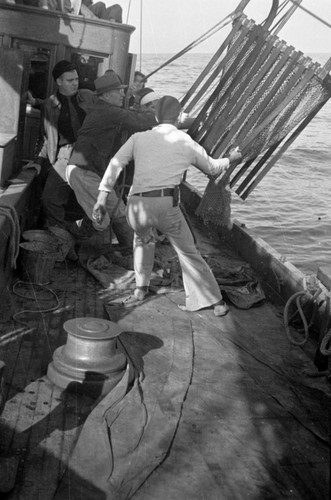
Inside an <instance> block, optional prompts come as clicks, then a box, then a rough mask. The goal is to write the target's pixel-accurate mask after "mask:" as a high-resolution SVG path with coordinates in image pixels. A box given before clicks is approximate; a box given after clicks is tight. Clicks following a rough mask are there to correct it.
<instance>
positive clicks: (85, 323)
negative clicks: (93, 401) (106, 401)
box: [47, 318, 127, 396]
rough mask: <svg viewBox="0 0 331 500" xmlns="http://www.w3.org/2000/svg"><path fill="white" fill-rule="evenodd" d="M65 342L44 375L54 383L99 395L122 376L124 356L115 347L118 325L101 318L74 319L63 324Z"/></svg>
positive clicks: (69, 388)
mask: <svg viewBox="0 0 331 500" xmlns="http://www.w3.org/2000/svg"><path fill="white" fill-rule="evenodd" d="M63 328H64V330H65V331H66V332H67V333H68V338H67V343H66V344H65V345H63V346H61V347H59V348H58V349H56V350H55V352H54V354H53V361H52V362H51V363H50V364H49V365H48V371H47V375H48V377H49V379H50V380H51V381H52V382H53V383H54V384H55V385H57V386H59V387H61V388H63V389H68V390H71V389H72V390H75V391H79V392H82V393H86V394H88V395H92V396H100V395H104V394H106V393H108V392H109V391H110V390H112V389H113V387H115V385H116V384H117V383H118V382H119V380H120V379H121V378H122V376H123V373H124V371H125V368H126V364H127V360H126V357H125V355H124V354H123V353H122V352H121V351H120V350H119V349H118V348H117V337H118V335H120V333H122V330H121V329H120V327H119V326H118V325H117V324H116V323H113V322H112V321H108V320H105V319H100V318H74V319H70V320H68V321H66V322H65V323H64V325H63Z"/></svg>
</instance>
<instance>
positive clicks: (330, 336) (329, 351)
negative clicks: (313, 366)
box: [320, 330, 331, 356]
mask: <svg viewBox="0 0 331 500" xmlns="http://www.w3.org/2000/svg"><path fill="white" fill-rule="evenodd" d="M330 341H331V330H329V331H328V333H326V334H325V335H324V337H323V339H322V342H321V345H320V351H321V353H322V354H323V356H331V344H330ZM328 344H329V347H327V346H328Z"/></svg>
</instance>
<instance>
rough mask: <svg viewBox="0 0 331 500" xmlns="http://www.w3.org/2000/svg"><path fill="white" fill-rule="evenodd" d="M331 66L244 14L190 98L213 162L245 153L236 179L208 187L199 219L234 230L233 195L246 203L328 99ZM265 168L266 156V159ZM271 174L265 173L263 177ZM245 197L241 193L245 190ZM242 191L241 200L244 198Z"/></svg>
mask: <svg viewBox="0 0 331 500" xmlns="http://www.w3.org/2000/svg"><path fill="white" fill-rule="evenodd" d="M326 77H329V76H328V74H327V70H326V66H325V68H322V67H321V66H320V65H318V64H317V63H314V62H313V61H312V60H311V59H310V58H309V57H305V56H304V55H303V54H302V53H301V52H298V51H296V50H295V49H294V48H293V47H290V46H287V45H286V43H285V42H284V41H282V40H280V39H278V38H277V37H276V36H274V35H272V34H271V33H270V32H268V31H267V30H265V29H264V28H263V27H262V26H259V25H256V24H255V23H254V22H253V21H251V20H248V19H247V18H246V16H244V15H242V16H241V17H240V18H239V19H238V20H237V21H236V22H235V23H234V25H233V29H232V32H231V33H230V35H229V36H228V39H227V41H225V43H224V44H223V46H221V47H220V50H219V51H218V52H217V53H216V54H215V55H214V56H213V58H212V59H211V61H210V63H209V64H208V65H207V67H206V68H205V69H204V71H203V72H202V73H201V75H200V77H199V78H198V80H197V82H196V83H195V84H194V85H193V86H192V88H191V89H190V90H189V92H188V93H187V95H186V96H185V97H184V99H183V101H182V104H183V106H184V108H185V111H188V112H190V113H191V114H193V115H196V120H195V121H194V123H193V125H192V126H191V128H190V129H189V131H188V132H189V134H190V135H191V136H192V137H193V139H195V140H196V141H198V142H199V143H200V144H201V145H202V146H203V147H204V148H205V149H206V150H207V152H208V153H209V154H210V155H211V156H213V157H214V158H220V157H222V156H224V155H226V154H227V152H228V151H229V149H230V148H231V146H234V145H236V146H239V147H240V149H241V151H242V153H243V159H242V162H241V168H240V171H239V173H238V167H237V169H232V171H231V168H230V171H229V173H228V174H227V175H226V176H225V177H224V179H222V181H221V182H219V183H218V184H215V182H214V181H213V180H210V182H209V184H208V185H207V187H206V190H205V193H204V195H203V198H202V200H201V203H200V206H199V208H198V210H197V214H198V215H199V216H201V217H202V218H203V220H204V222H205V223H209V222H213V223H216V224H218V225H229V224H230V215H231V213H230V209H229V206H230V201H231V194H229V193H230V189H229V185H230V186H231V188H233V187H234V185H235V184H238V182H239V181H240V184H239V185H238V187H237V193H238V194H240V195H241V196H242V197H244V198H245V197H247V196H248V194H249V193H250V192H251V191H252V190H253V189H254V188H255V187H256V185H257V184H258V182H259V181H260V180H261V178H262V177H263V175H265V174H263V175H262V174H261V172H263V171H265V172H266V171H267V170H268V167H267V164H268V162H270V161H272V153H273V152H274V151H275V150H276V148H277V147H278V146H279V145H281V143H282V142H285V141H286V139H287V137H288V135H289V134H290V133H294V132H295V129H296V128H297V127H299V126H300V125H301V124H302V123H303V121H304V120H306V121H307V117H309V116H311V117H313V116H314V113H315V112H317V111H316V110H317V109H319V108H320V107H321V105H323V103H325V102H326V101H327V100H328V99H329V97H330V86H328V85H325V82H324V79H325V78H326ZM268 151H269V152H270V154H267V155H265V161H264V160H261V156H262V155H263V154H265V153H266V152H268ZM264 169H265V170H264ZM244 189H245V190H246V191H243V190H244ZM242 192H243V194H242Z"/></svg>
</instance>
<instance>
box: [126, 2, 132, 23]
mask: <svg viewBox="0 0 331 500" xmlns="http://www.w3.org/2000/svg"><path fill="white" fill-rule="evenodd" d="M130 9H131V0H130V1H129V5H128V13H127V15H126V24H128V22H129V14H130Z"/></svg>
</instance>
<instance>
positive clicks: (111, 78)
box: [94, 71, 127, 95]
mask: <svg viewBox="0 0 331 500" xmlns="http://www.w3.org/2000/svg"><path fill="white" fill-rule="evenodd" d="M94 85H95V91H96V93H97V94H98V95H101V94H104V93H105V92H108V91H109V90H115V89H125V88H127V85H122V82H121V80H120V77H119V76H118V75H117V74H116V73H115V72H114V71H107V72H106V73H105V74H104V75H102V76H99V78H97V79H96V80H94Z"/></svg>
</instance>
